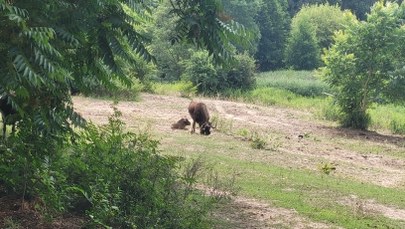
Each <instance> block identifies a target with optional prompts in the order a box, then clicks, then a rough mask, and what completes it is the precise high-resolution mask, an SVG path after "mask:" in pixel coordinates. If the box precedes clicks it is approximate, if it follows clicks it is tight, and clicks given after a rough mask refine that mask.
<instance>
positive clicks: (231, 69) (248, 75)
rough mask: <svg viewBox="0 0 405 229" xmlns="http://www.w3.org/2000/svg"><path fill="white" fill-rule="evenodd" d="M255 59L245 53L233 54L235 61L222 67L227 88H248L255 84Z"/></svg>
mask: <svg viewBox="0 0 405 229" xmlns="http://www.w3.org/2000/svg"><path fill="white" fill-rule="evenodd" d="M255 70H256V66H255V61H254V59H253V58H252V57H251V56H249V55H248V54H247V53H243V54H238V55H236V56H235V61H234V62H233V63H231V64H230V66H228V67H227V68H225V69H224V72H223V74H224V75H225V76H224V78H226V82H227V84H226V86H227V89H240V90H248V89H251V88H253V87H254V86H255V85H256V79H255Z"/></svg>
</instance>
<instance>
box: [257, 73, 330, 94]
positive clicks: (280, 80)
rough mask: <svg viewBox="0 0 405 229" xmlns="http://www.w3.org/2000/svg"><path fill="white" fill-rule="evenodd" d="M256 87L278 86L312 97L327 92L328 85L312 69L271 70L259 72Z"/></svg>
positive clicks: (328, 90)
mask: <svg viewBox="0 0 405 229" xmlns="http://www.w3.org/2000/svg"><path fill="white" fill-rule="evenodd" d="M256 82H257V87H258V88H267V87H271V88H280V89H284V90H287V91H290V92H292V93H294V94H297V95H302V96H307V97H313V96H320V95H323V94H324V93H325V92H326V93H329V92H330V89H329V87H328V85H327V84H326V83H325V82H323V81H321V80H320V79H319V78H317V77H316V76H315V72H314V71H293V70H283V71H273V72H263V73H259V74H258V75H257V78H256Z"/></svg>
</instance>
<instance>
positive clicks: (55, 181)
mask: <svg viewBox="0 0 405 229" xmlns="http://www.w3.org/2000/svg"><path fill="white" fill-rule="evenodd" d="M34 126H35V124H34V123H31V122H30V120H29V119H27V118H24V119H23V120H21V121H20V122H19V129H18V132H17V133H16V134H14V135H11V136H9V137H8V138H7V139H6V140H5V141H2V142H0V155H1V156H0V174H1V176H0V185H2V187H3V189H4V191H5V193H4V194H6V195H7V194H8V195H18V196H20V197H21V198H22V199H23V200H33V199H34V198H37V199H40V200H41V201H40V202H42V203H43V205H38V206H37V207H38V209H37V210H45V209H47V212H45V213H56V212H61V211H63V210H64V206H65V204H64V201H63V199H64V198H63V194H62V193H63V192H64V190H65V180H66V175H65V174H64V173H62V172H61V171H60V158H61V155H62V153H63V150H61V149H63V148H64V142H65V140H64V137H63V136H58V137H53V138H52V137H49V136H43V135H41V134H39V133H37V132H35V131H33V130H35V129H36V128H34Z"/></svg>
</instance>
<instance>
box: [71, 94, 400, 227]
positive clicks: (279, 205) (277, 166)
mask: <svg viewBox="0 0 405 229" xmlns="http://www.w3.org/2000/svg"><path fill="white" fill-rule="evenodd" d="M195 99H198V100H201V101H203V102H205V103H206V104H207V105H208V108H209V110H210V112H211V115H212V116H213V117H215V119H216V122H217V123H216V124H217V129H216V130H215V131H214V133H213V134H212V135H211V136H208V137H206V136H200V135H198V134H194V135H190V134H189V133H188V131H185V130H184V131H182V130H177V131H173V130H171V129H170V124H171V123H173V122H174V121H176V120H177V119H178V118H180V117H183V116H187V111H186V107H187V105H188V103H189V101H190V99H188V98H183V97H180V96H162V95H151V94H143V95H142V96H141V99H140V101H139V102H121V103H120V104H119V105H118V109H119V110H121V111H122V112H123V118H124V121H125V122H126V123H127V125H128V128H129V129H131V130H134V131H135V132H136V131H141V132H144V131H148V132H149V133H150V134H151V135H152V136H154V137H155V138H157V139H158V140H159V141H160V147H159V149H160V151H161V153H162V154H165V155H173V156H180V157H183V158H185V159H186V162H187V163H189V161H190V160H196V159H197V158H199V159H200V160H202V161H203V162H204V163H203V164H204V165H205V166H203V167H204V168H205V169H204V168H203V169H201V171H200V176H199V181H200V183H201V184H204V185H205V187H217V188H218V189H222V190H238V192H237V195H236V197H234V198H233V199H232V201H231V202H228V203H223V204H221V205H220V206H219V207H218V209H217V211H216V212H215V214H213V222H214V225H215V228H341V227H343V228H405V169H404V168H405V156H404V155H405V144H404V143H403V142H404V139H403V138H402V137H399V136H394V135H390V134H382V133H378V132H365V131H355V130H347V129H340V128H337V127H336V123H334V122H329V121H320V120H319V119H318V118H317V116H316V115H314V114H313V113H312V112H311V110H307V109H295V108H294V109H292V108H290V107H283V106H281V105H271V106H262V105H257V104H251V103H242V102H232V101H225V100H219V99H210V98H195ZM74 102H75V105H76V107H78V109H79V111H80V112H81V113H82V114H83V115H84V116H85V117H87V118H89V119H91V120H94V121H95V122H96V123H104V122H105V120H106V119H107V117H108V114H109V112H108V110H109V109H110V108H109V102H106V101H100V100H94V99H85V98H77V99H76V100H75V101H74ZM95 111H100V112H95ZM101 111H102V112H101ZM257 139H258V140H261V141H262V142H263V145H262V146H263V147H253V146H254V145H255V144H252V143H253V142H254V141H255V140H257ZM259 142H260V141H259ZM208 168H211V169H212V170H209V169H208ZM208 171H214V172H215V174H217V175H216V176H214V177H215V178H216V179H212V176H208V174H210V173H209V172H208ZM245 198H248V199H249V201H246V200H245Z"/></svg>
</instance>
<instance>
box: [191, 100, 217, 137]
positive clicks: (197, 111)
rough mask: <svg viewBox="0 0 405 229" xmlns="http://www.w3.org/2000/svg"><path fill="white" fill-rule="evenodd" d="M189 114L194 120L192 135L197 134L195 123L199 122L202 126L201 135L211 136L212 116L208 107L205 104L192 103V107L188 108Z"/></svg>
mask: <svg viewBox="0 0 405 229" xmlns="http://www.w3.org/2000/svg"><path fill="white" fill-rule="evenodd" d="M188 112H189V113H190V116H191V118H192V119H193V124H192V128H191V133H194V132H195V123H196V122H197V123H198V125H199V126H200V134H204V135H209V134H211V127H212V125H211V123H210V122H209V121H210V115H209V114H208V109H207V106H206V105H205V104H204V103H198V102H194V101H191V103H190V105H189V106H188Z"/></svg>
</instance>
